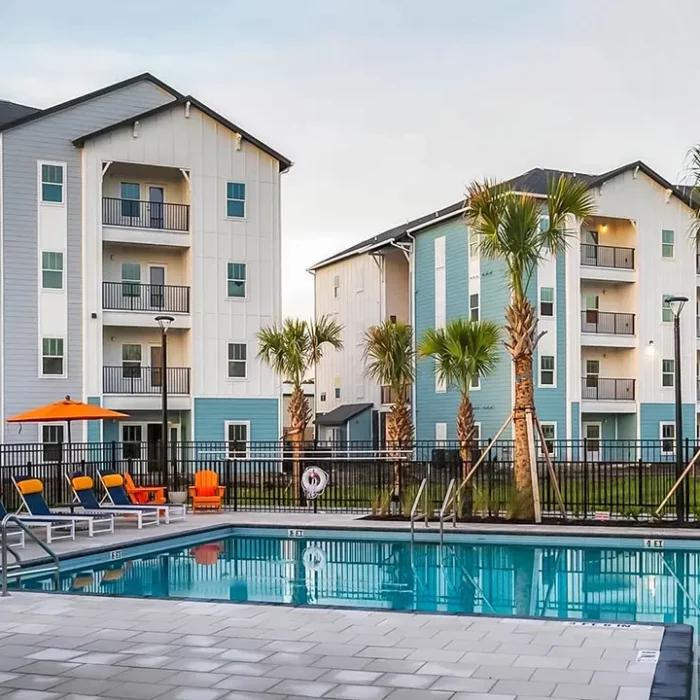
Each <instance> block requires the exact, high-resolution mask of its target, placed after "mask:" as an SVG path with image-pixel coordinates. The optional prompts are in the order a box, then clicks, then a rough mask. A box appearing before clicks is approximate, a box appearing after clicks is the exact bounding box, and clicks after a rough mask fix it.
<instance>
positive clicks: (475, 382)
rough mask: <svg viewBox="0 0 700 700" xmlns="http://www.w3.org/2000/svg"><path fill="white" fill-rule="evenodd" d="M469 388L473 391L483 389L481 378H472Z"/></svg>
mask: <svg viewBox="0 0 700 700" xmlns="http://www.w3.org/2000/svg"><path fill="white" fill-rule="evenodd" d="M469 388H470V389H471V390H472V391H478V390H479V389H481V377H472V380H471V382H470V383H469Z"/></svg>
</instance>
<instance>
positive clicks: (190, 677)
mask: <svg viewBox="0 0 700 700" xmlns="http://www.w3.org/2000/svg"><path fill="white" fill-rule="evenodd" d="M225 678H226V675H225V674H223V673H218V672H217V673H212V672H209V673H207V672H204V673H198V672H197V671H178V672H177V673H176V674H175V675H174V676H171V677H170V678H169V679H168V683H169V684H170V685H176V686H181V685H187V686H193V687H195V688H208V687H210V686H212V685H216V684H217V683H221V681H223V680H225Z"/></svg>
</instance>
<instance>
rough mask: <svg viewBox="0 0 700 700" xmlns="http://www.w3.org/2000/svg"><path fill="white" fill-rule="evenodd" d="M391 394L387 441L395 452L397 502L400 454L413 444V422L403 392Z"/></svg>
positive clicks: (396, 498) (399, 483)
mask: <svg viewBox="0 0 700 700" xmlns="http://www.w3.org/2000/svg"><path fill="white" fill-rule="evenodd" d="M393 393H394V396H395V400H394V403H393V405H392V407H391V414H390V415H389V421H388V426H387V430H388V433H389V441H390V443H391V445H392V447H393V448H394V449H395V450H396V452H397V454H396V458H395V460H394V499H395V500H396V501H397V502H398V501H399V496H400V494H401V485H402V466H403V454H401V450H402V449H406V448H407V447H410V446H411V443H412V442H413V422H412V421H411V406H410V404H409V403H408V399H407V398H406V396H405V391H403V390H398V391H394V392H393Z"/></svg>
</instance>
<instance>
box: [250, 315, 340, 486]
mask: <svg viewBox="0 0 700 700" xmlns="http://www.w3.org/2000/svg"><path fill="white" fill-rule="evenodd" d="M342 330H343V327H342V326H341V325H340V324H339V323H338V322H337V321H335V320H333V319H331V318H330V317H328V316H322V317H321V318H319V319H318V321H316V322H315V323H314V322H313V321H311V322H307V321H301V320H299V319H295V318H286V319H285V320H284V322H283V323H282V325H281V326H277V325H273V326H267V327H265V328H261V329H260V332H259V333H258V335H257V338H258V358H259V359H261V360H262V361H263V362H265V363H266V364H267V365H268V366H269V367H270V368H271V369H272V371H273V372H275V374H277V375H279V376H280V377H281V378H282V381H284V382H287V383H288V384H291V386H292V395H291V397H290V400H289V417H290V421H289V422H290V430H289V433H288V435H289V437H290V438H291V441H292V446H293V450H294V493H295V495H296V498H297V499H300V498H301V465H300V462H299V451H300V448H301V442H302V440H303V439H304V433H305V431H306V426H307V425H308V424H309V420H310V419H311V409H310V408H309V402H308V400H307V398H306V396H305V395H304V391H303V389H302V388H301V385H302V382H303V381H304V378H305V377H306V375H307V374H308V372H309V370H311V368H312V367H314V366H315V365H317V364H318V363H319V362H320V361H321V358H322V357H323V348H324V345H330V346H331V347H332V348H335V349H336V350H339V349H340V348H342V347H343V341H342V339H341V333H342Z"/></svg>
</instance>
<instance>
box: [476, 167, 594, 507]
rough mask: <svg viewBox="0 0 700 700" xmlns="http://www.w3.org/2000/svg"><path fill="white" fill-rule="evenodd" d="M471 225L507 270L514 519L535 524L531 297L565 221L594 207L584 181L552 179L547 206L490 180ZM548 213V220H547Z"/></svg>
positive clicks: (484, 249)
mask: <svg viewBox="0 0 700 700" xmlns="http://www.w3.org/2000/svg"><path fill="white" fill-rule="evenodd" d="M466 203H467V224H468V226H469V227H470V229H471V233H472V234H475V235H476V236H477V237H478V241H479V243H478V245H479V249H480V252H481V255H482V256H483V257H485V258H498V259H501V260H503V262H504V263H505V266H506V279H507V282H508V285H509V286H510V291H511V300H510V303H509V304H508V306H507V307H506V309H505V317H506V326H505V328H506V332H507V334H508V340H507V341H506V343H505V346H506V348H507V350H508V352H509V353H510V354H511V356H512V358H513V364H514V369H515V404H514V409H513V424H514V430H515V455H514V460H513V466H514V474H515V488H516V494H517V503H515V504H513V505H514V508H513V511H514V515H515V516H516V517H519V518H523V519H528V520H532V519H533V518H534V515H535V511H534V500H533V491H532V489H533V485H532V476H531V472H530V453H529V447H528V445H529V442H528V433H527V423H526V415H527V411H531V412H532V415H533V418H534V415H535V392H534V385H533V379H532V358H533V354H534V351H535V348H536V346H537V342H538V341H539V339H540V335H539V334H538V333H537V312H536V310H535V308H534V307H533V306H532V304H531V303H530V301H529V299H528V297H527V291H528V285H529V284H530V282H531V280H532V277H533V275H534V273H535V271H536V270H537V264H538V262H539V261H540V260H541V259H542V258H543V257H544V256H546V255H557V254H558V253H560V252H562V251H563V250H565V248H566V246H567V238H568V236H569V235H570V234H571V233H572V231H569V230H567V219H568V218H569V217H571V218H574V219H586V218H588V217H589V216H591V215H592V214H593V213H594V212H595V204H594V201H593V197H592V196H591V194H590V192H589V190H588V188H587V186H586V185H585V183H583V182H579V181H575V180H572V179H570V178H567V177H564V176H561V177H559V178H558V179H556V180H554V179H552V180H550V181H549V182H548V185H547V197H546V200H545V201H544V202H543V201H542V200H541V199H540V198H536V197H534V196H533V195H531V194H527V193H524V194H523V193H515V192H513V191H512V190H511V189H510V188H509V187H508V186H506V185H502V184H495V183H493V182H490V181H488V180H487V181H485V182H483V183H478V182H475V183H472V184H471V185H470V186H469V188H468V190H467V202H466ZM543 215H545V216H543Z"/></svg>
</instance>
